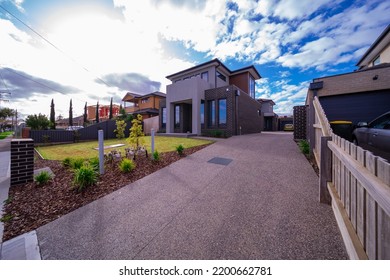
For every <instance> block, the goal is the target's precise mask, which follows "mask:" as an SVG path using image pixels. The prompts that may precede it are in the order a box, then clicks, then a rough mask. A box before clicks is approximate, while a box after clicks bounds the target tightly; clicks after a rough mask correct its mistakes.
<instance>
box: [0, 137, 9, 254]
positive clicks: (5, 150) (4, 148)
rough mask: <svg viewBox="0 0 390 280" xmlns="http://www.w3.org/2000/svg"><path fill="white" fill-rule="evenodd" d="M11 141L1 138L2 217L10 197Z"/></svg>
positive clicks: (0, 228)
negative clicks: (6, 201) (5, 202)
mask: <svg viewBox="0 0 390 280" xmlns="http://www.w3.org/2000/svg"><path fill="white" fill-rule="evenodd" d="M10 141H11V138H5V139H2V140H0V217H2V216H3V204H4V200H6V199H7V198H8V190H9V185H10V179H9V176H10V174H9V173H10V170H9V166H10V148H11V145H10ZM3 231H4V225H3V223H2V222H0V259H1V251H2V250H1V249H2V240H3Z"/></svg>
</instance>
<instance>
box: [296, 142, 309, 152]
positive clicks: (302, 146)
mask: <svg viewBox="0 0 390 280" xmlns="http://www.w3.org/2000/svg"><path fill="white" fill-rule="evenodd" d="M298 146H299V149H300V150H301V152H302V153H304V154H305V155H308V154H309V152H310V146H309V142H307V141H306V140H301V141H299V143H298Z"/></svg>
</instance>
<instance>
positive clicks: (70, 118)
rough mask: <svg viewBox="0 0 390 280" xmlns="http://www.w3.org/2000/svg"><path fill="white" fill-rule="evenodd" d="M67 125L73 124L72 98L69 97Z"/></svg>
mask: <svg viewBox="0 0 390 280" xmlns="http://www.w3.org/2000/svg"><path fill="white" fill-rule="evenodd" d="M69 126H73V106H72V99H70V104H69Z"/></svg>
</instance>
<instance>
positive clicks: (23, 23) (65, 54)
mask: <svg viewBox="0 0 390 280" xmlns="http://www.w3.org/2000/svg"><path fill="white" fill-rule="evenodd" d="M0 8H1V9H3V10H4V11H5V12H6V13H8V14H9V15H11V16H12V17H14V18H15V19H16V20H17V21H19V22H20V23H21V24H22V25H24V26H25V27H27V28H28V29H29V30H31V31H32V32H33V33H34V34H36V35H37V36H38V37H39V38H41V39H42V40H43V41H45V42H46V43H48V44H49V45H50V46H52V47H53V48H54V49H56V50H57V51H58V52H60V53H61V54H63V55H64V56H66V57H67V58H68V59H70V60H71V61H72V62H73V63H75V64H77V65H78V66H79V67H81V68H82V69H84V71H86V72H88V73H90V74H91V75H93V76H94V77H95V78H96V79H98V80H99V81H100V82H102V83H103V84H105V85H106V86H108V87H113V86H112V85H110V84H108V83H107V82H106V81H104V80H103V79H102V78H100V77H99V76H97V75H95V74H93V73H92V72H91V71H90V70H89V69H88V68H86V67H85V66H83V65H82V64H80V63H79V62H77V61H76V60H75V59H74V58H73V57H71V56H70V55H68V54H67V53H66V52H64V51H63V50H61V49H60V48H59V47H57V46H56V45H54V44H53V43H52V42H50V41H49V40H48V39H46V38H45V37H44V36H43V35H41V34H40V33H39V32H38V31H36V30H34V29H33V28H32V27H30V26H29V25H28V24H26V23H25V22H23V21H22V20H21V19H19V18H18V17H17V16H16V15H14V14H13V13H11V12H10V11H9V10H8V9H6V8H4V7H3V6H2V5H0Z"/></svg>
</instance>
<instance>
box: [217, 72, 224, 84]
mask: <svg viewBox="0 0 390 280" xmlns="http://www.w3.org/2000/svg"><path fill="white" fill-rule="evenodd" d="M217 77H218V78H220V79H221V80H222V81H225V82H226V77H225V76H224V75H223V74H221V73H220V72H218V71H217Z"/></svg>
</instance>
